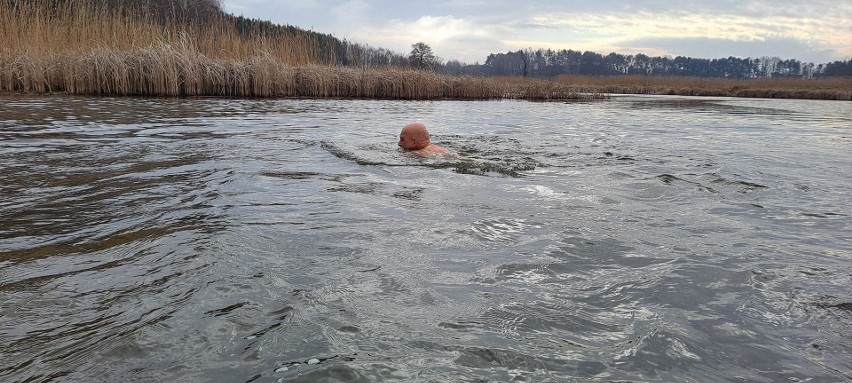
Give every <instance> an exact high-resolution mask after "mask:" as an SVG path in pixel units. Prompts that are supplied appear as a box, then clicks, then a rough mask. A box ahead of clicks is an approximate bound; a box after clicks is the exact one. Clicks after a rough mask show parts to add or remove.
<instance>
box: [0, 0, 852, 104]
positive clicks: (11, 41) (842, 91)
mask: <svg viewBox="0 0 852 383" xmlns="http://www.w3.org/2000/svg"><path fill="white" fill-rule="evenodd" d="M116 4H118V3H114V2H102V1H87V2H82V3H78V2H76V1H53V0H39V1H31V2H17V1H16V2H11V3H9V4H6V6H3V7H0V41H3V44H2V45H0V95H3V94H10V93H17V94H68V95H105V96H143V97H230V98H353V99H354V98H357V99H390V100H442V99H459V100H493V99H521V100H536V101H538V100H541V101H547V100H590V99H602V98H607V95H608V94H656V95H682V96H727V97H760V98H788V99H821V100H847V101H848V100H852V80H850V78H843V77H826V78H818V79H809V78H783V79H768V78H757V79H728V78H724V79H721V78H691V77H663V76H653V75H645V76H635V75H634V76H570V75H562V76H558V77H555V78H536V77H521V76H517V77H486V76H479V75H465V76H452V75H447V74H441V73H437V72H435V71H434V70H428V69H415V68H413V67H412V66H411V65H407V66H406V65H391V64H387V65H384V66H360V65H364V64H363V62H364V61H360V60H349V59H347V60H342V59H343V58H346V57H349V56H347V54H346V52H345V50H346V49H347V48H346V47H347V46H346V45H345V44H342V42H340V41H339V40H337V39H335V38H333V37H332V36H330V35H322V34H318V33H313V32H308V31H303V30H298V29H297V28H289V27H282V26H274V25H271V24H269V23H263V22H259V21H252V20H246V19H243V18H235V17H234V16H230V15H226V14H224V13H223V12H222V11H221V10H218V9H208V10H207V11H205V12H206V13H204V12H202V13H199V14H198V15H196V16H195V17H196V18H192V17H189V16H186V15H184V16H180V15H174V14H172V13H170V12H166V13H157V12H155V11H156V10H151V9H150V8H149V7H143V8H140V9H136V8H132V7H130V8H122V7H120V6H116ZM181 4H183V5H186V6H189V5H190V4H196V5H197V4H201V2H182V3H181ZM82 5H85V6H82ZM187 12H188V11H187ZM199 12H200V11H199ZM190 13H191V12H190ZM202 15H203V17H201V16H202ZM199 20H203V22H201V21H199ZM359 63H360V64H359ZM344 64H346V65H344Z"/></svg>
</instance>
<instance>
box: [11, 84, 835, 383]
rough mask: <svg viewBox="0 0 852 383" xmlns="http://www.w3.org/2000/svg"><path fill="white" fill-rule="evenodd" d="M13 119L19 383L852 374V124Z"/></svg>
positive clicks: (120, 116)
mask: <svg viewBox="0 0 852 383" xmlns="http://www.w3.org/2000/svg"><path fill="white" fill-rule="evenodd" d="M0 101H2V102H0V164H1V165H2V174H0V193H2V194H0V195H2V199H0V217H2V220H0V356H2V357H0V381H3V382H24V381H26V382H48V381H55V382H68V381H71V382H88V381H133V382H136V381H138V382H150V381H168V382H202V381H203V382H249V381H255V382H291V381H293V382H295V381H308V382H310V381H389V380H390V381H392V380H398V381H424V382H443V381H510V380H514V381H530V382H547V381H553V382H557V381H566V380H568V381H571V380H586V379H590V380H601V381H615V380H639V381H645V380H658V381H701V382H704V381H749V382H778V381H820V382H823V381H848V380H849V379H852V373H850V371H852V337H850V334H852V230H850V222H852V208H850V206H852V199H850V197H849V195H850V192H849V186H850V180H852V103H848V102H825V101H782V100H742V99H721V98H672V97H635V96H624V97H615V98H613V99H610V100H603V101H596V102H577V103H561V102H560V103H557V102H553V103H530V102H519V101H493V102H453V101H442V102H390V101H346V100H274V101H269V100H260V101H258V100H239V101H234V100H216V99H203V100H170V99H135V98H119V99H111V98H81V97H34V98H30V97H24V96H19V97H11V96H5V97H3V98H2V100H0ZM415 120H419V121H424V122H426V124H427V125H428V126H430V128H431V130H432V133H433V141H434V142H436V143H438V144H440V145H443V146H446V147H448V148H450V149H452V150H453V151H455V152H456V153H457V154H458V156H454V157H450V158H444V159H441V158H429V159H418V158H411V157H409V156H405V155H403V154H402V153H399V152H398V151H397V150H396V135H397V134H398V132H399V129H400V128H401V126H402V125H404V124H405V123H407V122H411V121H415Z"/></svg>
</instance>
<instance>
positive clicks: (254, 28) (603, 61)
mask: <svg viewBox="0 0 852 383" xmlns="http://www.w3.org/2000/svg"><path fill="white" fill-rule="evenodd" d="M98 1H100V2H102V3H104V4H107V5H109V6H110V7H113V9H116V10H117V11H118V12H131V13H133V12H137V13H145V14H147V15H149V17H150V15H153V17H154V18H155V19H157V21H159V22H161V23H163V24H168V23H178V24H190V25H204V24H205V23H209V22H210V20H212V19H214V18H215V19H220V20H221V19H224V20H228V21H229V22H230V23H232V25H233V26H234V28H235V29H236V30H237V31H238V33H239V34H240V35H241V36H243V37H244V38H247V39H251V38H258V37H260V38H271V39H275V38H281V37H284V36H287V37H298V38H300V39H302V40H304V41H306V42H308V43H309V44H310V45H311V46H312V57H315V58H316V60H318V62H317V63H319V64H325V65H342V66H352V67H386V66H391V67H405V68H417V69H424V70H433V71H436V72H438V73H442V74H450V75H475V76H530V77H542V78H548V77H555V76H558V75H565V74H568V75H595V76H612V75H645V76H649V75H650V76H686V77H714V78H765V77H770V78H785V77H805V78H815V77H834V76H842V77H850V76H852V60H848V61H834V62H830V63H825V64H814V63H804V62H801V61H799V60H796V59H781V58H779V57H759V58H737V57H727V58H719V59H701V58H691V57H683V56H677V57H675V58H671V57H651V56H647V55H645V54H642V53H639V54H636V55H624V54H619V53H609V54H607V55H602V54H599V53H596V52H592V51H585V52H580V51H575V50H571V49H563V50H552V49H538V50H533V49H531V48H528V49H522V50H518V51H514V52H512V51H510V52H506V53H492V54H490V55H488V57H487V58H486V59H485V62H484V63H483V64H479V63H474V64H467V63H463V62H460V61H458V60H450V61H447V62H444V60H443V59H442V58H440V57H438V56H436V55H435V54H434V52H433V51H432V48H431V47H430V46H429V45H428V44H426V43H424V42H417V43H414V44H412V50H411V52H410V53H409V54H404V53H399V52H395V51H393V50H389V49H385V48H380V47H372V46H370V45H368V44H361V43H355V42H350V41H348V40H346V39H340V38H337V37H335V36H333V35H331V34H326V33H320V32H315V31H309V30H305V29H302V28H299V27H295V26H291V25H280V24H274V23H272V22H270V21H263V20H259V19H249V18H246V17H243V16H234V15H230V14H227V13H225V12H224V11H223V10H222V9H221V2H220V0H120V1H109V0H0V4H2V3H6V4H5V5H4V6H7V7H16V6H20V5H21V4H22V3H27V2H49V3H53V4H54V5H56V4H63V3H69V2H73V3H78V4H85V3H87V2H91V3H94V2H98ZM57 8H58V7H57Z"/></svg>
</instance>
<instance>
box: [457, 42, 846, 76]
mask: <svg viewBox="0 0 852 383" xmlns="http://www.w3.org/2000/svg"><path fill="white" fill-rule="evenodd" d="M441 69H442V70H443V71H445V72H447V73H453V74H482V75H490V76H495V75H517V76H534V77H553V76H557V75H563V74H568V75H595V76H610V75H654V76H687V77H715V78H760V77H771V78H789V77H807V78H813V77H830V76H845V77H849V76H852V60H849V61H834V62H830V63H826V64H818V65H816V64H814V63H804V62H801V61H799V60H796V59H781V58H779V57H768V56H764V57H759V58H750V57H747V58H738V57H727V58H719V59H701V58H692V57H684V56H677V57H675V58H671V57H651V56H647V55H645V54H642V53H639V54H636V55H623V54H619V53H610V54H608V55H601V54H599V53H596V52H591V51H585V52H580V51H575V50H570V49H567V50H566V49H563V50H552V49H539V50H535V51H534V50H532V49H526V50H518V51H515V52H506V53H496V54H494V53H492V54H490V55H488V57H487V58H486V60H485V63H484V64H481V65H479V64H474V65H466V64H462V63H459V62H454V61H450V62H447V63H446V64H443V65H442V68H441Z"/></svg>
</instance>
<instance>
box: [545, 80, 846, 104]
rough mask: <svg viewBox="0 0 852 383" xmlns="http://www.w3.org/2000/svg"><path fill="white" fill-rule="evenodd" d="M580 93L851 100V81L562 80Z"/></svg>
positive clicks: (563, 84)
mask: <svg viewBox="0 0 852 383" xmlns="http://www.w3.org/2000/svg"><path fill="white" fill-rule="evenodd" d="M555 81H556V82H557V83H559V84H560V85H562V86H567V87H571V88H573V89H575V90H576V91H578V92H583V91H590V90H594V91H595V92H602V93H613V94H666V95H679V96H718V97H758V98H792V99H819V100H852V79H850V78H843V77H828V78H821V79H806V78H779V79H772V78H757V79H725V78H701V77H674V76H568V75H564V76H559V77H557V78H556V79H555Z"/></svg>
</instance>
